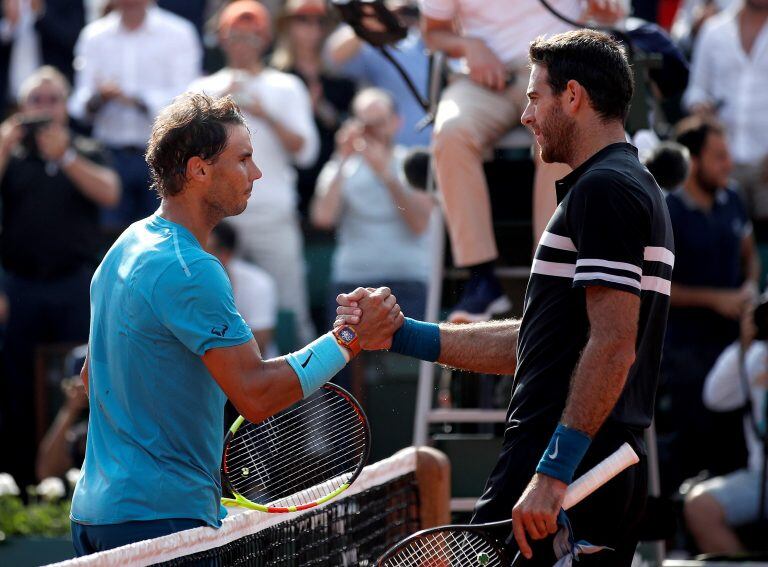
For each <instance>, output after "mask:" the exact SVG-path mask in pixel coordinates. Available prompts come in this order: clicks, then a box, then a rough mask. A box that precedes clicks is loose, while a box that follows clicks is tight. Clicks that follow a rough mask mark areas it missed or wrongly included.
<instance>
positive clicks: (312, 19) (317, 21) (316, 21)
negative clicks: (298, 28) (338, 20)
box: [291, 14, 328, 27]
mask: <svg viewBox="0 0 768 567" xmlns="http://www.w3.org/2000/svg"><path fill="white" fill-rule="evenodd" d="M291 21H294V22H298V23H300V24H305V25H309V24H313V25H316V26H321V27H325V26H326V25H328V18H327V17H326V16H309V15H307V14H296V15H295V16H291Z"/></svg>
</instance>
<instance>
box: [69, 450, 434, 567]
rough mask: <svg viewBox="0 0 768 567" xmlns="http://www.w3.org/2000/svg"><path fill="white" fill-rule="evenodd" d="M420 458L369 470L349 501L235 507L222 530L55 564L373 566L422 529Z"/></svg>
mask: <svg viewBox="0 0 768 567" xmlns="http://www.w3.org/2000/svg"><path fill="white" fill-rule="evenodd" d="M415 471H416V453H415V451H413V450H408V451H402V452H401V453H399V454H398V455H396V456H395V457H392V458H390V459H385V460H383V461H380V462H378V463H376V464H374V465H371V466H368V467H366V468H365V469H364V470H363V472H362V473H361V475H360V477H359V478H358V480H357V481H356V482H355V483H354V484H353V485H352V486H351V487H350V488H349V489H348V490H347V491H346V492H344V493H342V495H341V496H340V497H339V498H337V499H335V500H332V501H330V502H328V503H326V504H324V505H322V506H319V507H317V508H312V509H309V510H306V511H304V512H297V513H294V514H263V513H261V512H255V511H251V510H247V511H244V510H242V509H239V508H235V509H232V512H230V516H228V517H227V518H225V519H224V524H223V526H222V527H221V528H220V529H218V530H215V529H212V528H197V529H193V530H188V531H185V532H179V533H176V534H171V535H169V536H165V537H161V538H157V539H153V540H147V541H142V542H138V543H134V544H130V545H127V546H124V547H121V548H117V549H113V550H109V551H105V552H102V553H98V554H95V555H91V556H87V557H82V558H79V559H74V560H71V561H66V562H63V563H58V564H56V565H57V566H58V567H91V566H94V567H95V566H99V567H110V566H113V565H115V566H116V565H120V566H121V567H122V566H146V565H166V566H192V565H194V566H217V567H218V566H222V567H223V566H230V565H231V566H245V565H248V566H265V567H266V566H269V567H289V566H290V567H294V566H295V567H305V566H307V567H308V566H317V567H319V566H328V567H330V566H334V567H338V566H345V567H346V566H350V567H351V566H361V567H365V566H372V565H375V564H376V560H377V559H378V557H379V556H381V555H382V554H383V553H384V551H386V550H387V549H388V548H389V547H390V546H392V545H393V544H395V543H396V542H398V541H400V540H401V539H403V538H405V537H406V536H408V535H410V534H411V533H413V532H414V531H417V530H418V529H419V512H420V509H419V488H418V485H417V482H416V472H415Z"/></svg>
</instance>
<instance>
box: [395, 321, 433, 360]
mask: <svg viewBox="0 0 768 567" xmlns="http://www.w3.org/2000/svg"><path fill="white" fill-rule="evenodd" d="M389 350H390V352H396V353H398V354H404V355H405V356H412V357H413V358H418V359H420V360H428V361H429V362H435V361H437V359H438V357H439V356H440V327H439V326H438V325H437V324H435V323H425V322H424V321H416V320H415V319H411V318H409V317H406V318H405V321H404V322H403V325H402V327H400V328H399V329H398V330H397V331H395V334H394V335H393V336H392V346H391V347H390V348H389Z"/></svg>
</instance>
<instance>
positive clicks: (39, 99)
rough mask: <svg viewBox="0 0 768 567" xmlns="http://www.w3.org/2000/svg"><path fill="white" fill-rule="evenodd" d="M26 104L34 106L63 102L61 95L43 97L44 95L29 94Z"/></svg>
mask: <svg viewBox="0 0 768 567" xmlns="http://www.w3.org/2000/svg"><path fill="white" fill-rule="evenodd" d="M27 102H29V103H30V104H36V105H53V104H59V103H61V102H64V96H63V95H44V94H31V95H29V97H28V98H27Z"/></svg>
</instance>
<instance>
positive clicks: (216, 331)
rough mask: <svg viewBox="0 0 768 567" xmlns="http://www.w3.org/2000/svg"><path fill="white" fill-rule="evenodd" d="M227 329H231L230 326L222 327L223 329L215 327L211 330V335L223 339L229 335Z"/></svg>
mask: <svg viewBox="0 0 768 567" xmlns="http://www.w3.org/2000/svg"><path fill="white" fill-rule="evenodd" d="M227 329H229V325H222V326H221V327H214V328H213V329H211V333H213V334H214V335H216V336H217V337H223V336H224V335H225V334H226V333H227Z"/></svg>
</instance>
